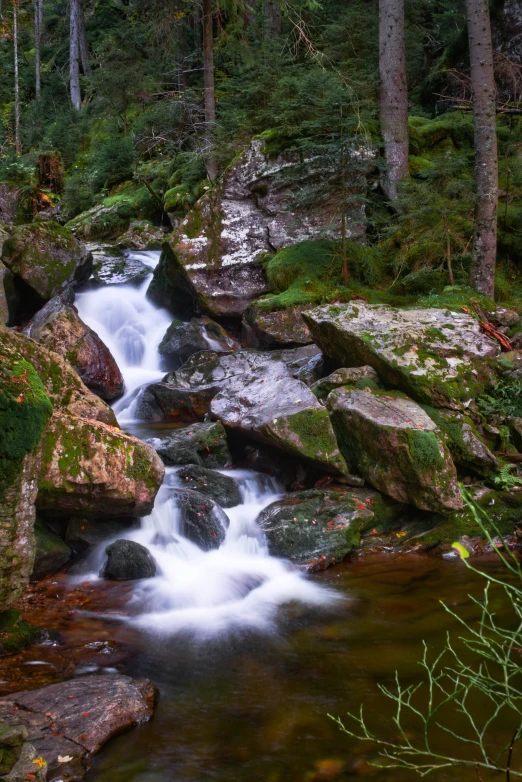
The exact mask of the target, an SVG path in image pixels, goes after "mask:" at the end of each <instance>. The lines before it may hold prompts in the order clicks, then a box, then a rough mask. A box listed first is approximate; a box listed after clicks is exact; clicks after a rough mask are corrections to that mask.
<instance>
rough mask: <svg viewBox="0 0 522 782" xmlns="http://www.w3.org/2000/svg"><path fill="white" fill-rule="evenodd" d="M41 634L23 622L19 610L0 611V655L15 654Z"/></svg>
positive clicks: (38, 630) (42, 633) (41, 634)
mask: <svg viewBox="0 0 522 782" xmlns="http://www.w3.org/2000/svg"><path fill="white" fill-rule="evenodd" d="M43 636H44V631H43V630H42V629H41V628H40V627H35V626H34V625H30V624H28V623H27V622H25V621H24V619H23V618H22V615H21V612H20V611H17V610H15V609H14V608H11V609H9V610H7V611H2V612H1V613H0V657H6V656H7V655H9V654H17V653H18V652H21V651H22V649H25V648H26V646H30V645H31V644H32V643H34V642H35V641H37V640H38V639H40V638H42V637H43ZM0 725H1V722H0Z"/></svg>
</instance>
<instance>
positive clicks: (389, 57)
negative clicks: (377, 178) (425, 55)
mask: <svg viewBox="0 0 522 782" xmlns="http://www.w3.org/2000/svg"><path fill="white" fill-rule="evenodd" d="M379 72H380V83H381V94H380V120H381V133H382V138H383V142H384V154H385V158H386V171H385V172H384V174H383V177H382V188H383V190H384V192H385V193H386V195H387V197H388V198H389V199H390V200H391V201H395V200H397V195H398V193H397V185H398V183H399V181H400V180H401V179H404V178H406V177H407V176H408V87H407V84H406V59H405V51H404V0H380V2H379Z"/></svg>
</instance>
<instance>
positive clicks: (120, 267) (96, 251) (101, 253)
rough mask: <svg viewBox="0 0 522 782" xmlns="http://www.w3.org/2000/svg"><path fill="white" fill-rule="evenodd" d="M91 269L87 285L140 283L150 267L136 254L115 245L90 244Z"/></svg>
mask: <svg viewBox="0 0 522 782" xmlns="http://www.w3.org/2000/svg"><path fill="white" fill-rule="evenodd" d="M89 249H91V250H92V257H93V270H92V277H91V278H90V280H89V283H88V287H89V288H94V287H98V286H102V285H141V283H142V282H144V281H145V280H146V279H147V277H150V275H151V274H152V269H151V268H150V266H147V264H146V263H143V261H141V260H140V259H139V258H137V257H136V255H134V254H132V253H128V252H124V251H122V250H119V249H118V248H117V247H109V246H105V245H102V246H101V247H100V246H99V245H91V246H89Z"/></svg>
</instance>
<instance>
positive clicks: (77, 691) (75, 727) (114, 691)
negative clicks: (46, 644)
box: [0, 674, 156, 782]
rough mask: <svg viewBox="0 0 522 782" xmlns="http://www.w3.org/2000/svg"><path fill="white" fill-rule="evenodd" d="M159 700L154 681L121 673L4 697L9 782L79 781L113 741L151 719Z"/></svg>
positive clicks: (0, 706)
mask: <svg viewBox="0 0 522 782" xmlns="http://www.w3.org/2000/svg"><path fill="white" fill-rule="evenodd" d="M155 699H156V691H155V689H154V687H153V686H152V684H151V683H150V682H149V681H147V680H146V679H142V680H136V679H131V678H130V677H129V676H122V675H120V674H105V675H100V676H80V677H77V678H74V679H70V680H69V681H65V682H59V683H58V684H51V685H50V686H48V687H43V688H42V689H38V690H31V691H29V692H15V693H12V694H11V695H6V696H4V697H3V698H0V721H1V724H2V728H1V730H0V750H2V755H1V762H2V763H3V765H2V772H3V773H4V774H7V776H6V777H4V778H5V779H6V782H26V780H27V779H34V780H36V781H37V782H58V781H59V780H60V781H61V782H78V780H81V779H82V778H83V776H84V775H85V774H86V772H87V771H88V770H89V768H90V767H91V765H92V761H91V755H93V754H95V753H96V752H98V751H99V750H100V749H101V747H102V746H103V745H104V744H105V743H106V742H107V741H108V740H109V739H110V738H112V737H113V736H116V735H118V734H119V733H122V732H123V731H125V730H127V729H129V728H131V727H133V726H135V725H140V724H142V723H144V722H147V721H148V720H149V719H150V718H151V716H152V712H153V710H154V703H155ZM35 761H37V762H35ZM40 761H41V762H40Z"/></svg>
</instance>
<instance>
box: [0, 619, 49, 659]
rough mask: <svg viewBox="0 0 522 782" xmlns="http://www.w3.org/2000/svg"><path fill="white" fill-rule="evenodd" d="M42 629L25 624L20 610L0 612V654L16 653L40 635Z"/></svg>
mask: <svg viewBox="0 0 522 782" xmlns="http://www.w3.org/2000/svg"><path fill="white" fill-rule="evenodd" d="M42 634H43V630H41V629H40V628H39V627H34V626H33V625H30V624H27V622H24V621H23V619H22V618H21V615H20V611H16V610H14V609H10V610H8V611H2V613H0V656H4V655H8V654H16V653H17V652H20V651H21V650H22V649H25V647H26V646H29V645H30V644H32V643H34V642H35V641H37V640H38V639H39V638H41V637H42Z"/></svg>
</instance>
